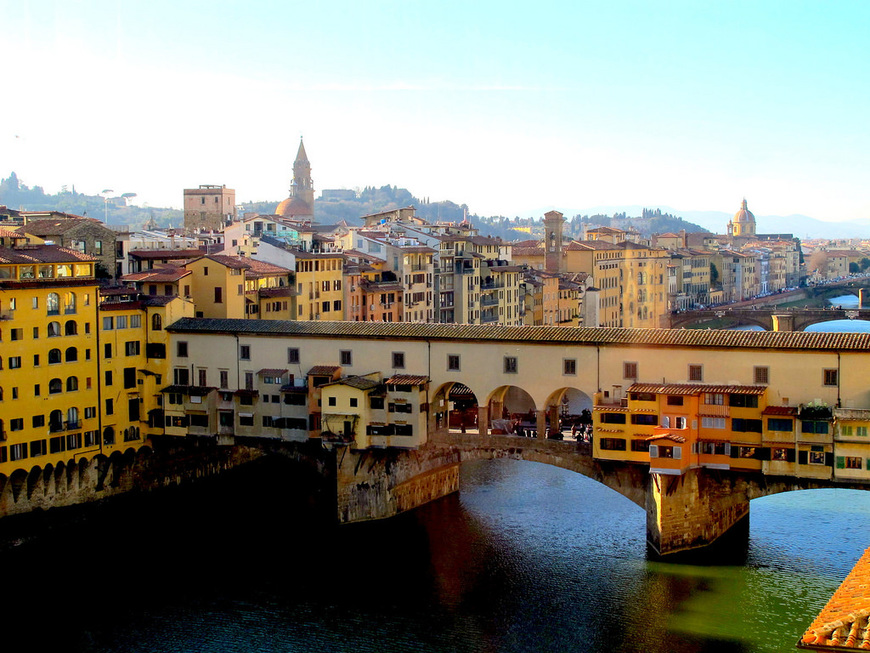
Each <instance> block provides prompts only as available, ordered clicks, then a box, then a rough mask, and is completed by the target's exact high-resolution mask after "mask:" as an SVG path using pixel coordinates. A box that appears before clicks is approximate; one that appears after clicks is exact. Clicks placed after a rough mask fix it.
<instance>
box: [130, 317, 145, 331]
mask: <svg viewBox="0 0 870 653" xmlns="http://www.w3.org/2000/svg"><path fill="white" fill-rule="evenodd" d="M141 326H142V316H141V315H131V316H130V328H131V329H138V328H139V327H141Z"/></svg>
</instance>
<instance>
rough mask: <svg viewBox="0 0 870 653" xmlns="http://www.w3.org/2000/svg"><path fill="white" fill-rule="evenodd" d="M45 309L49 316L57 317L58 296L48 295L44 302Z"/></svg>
mask: <svg viewBox="0 0 870 653" xmlns="http://www.w3.org/2000/svg"><path fill="white" fill-rule="evenodd" d="M45 307H46V309H48V314H49V315H57V314H58V313H60V295H58V294H57V293H56V292H50V293H48V296H47V297H46V300H45Z"/></svg>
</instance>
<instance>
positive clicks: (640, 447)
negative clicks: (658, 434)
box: [631, 440, 649, 452]
mask: <svg viewBox="0 0 870 653" xmlns="http://www.w3.org/2000/svg"><path fill="white" fill-rule="evenodd" d="M631 450H632V451H640V452H645V451H649V442H647V441H646V440H632V441H631Z"/></svg>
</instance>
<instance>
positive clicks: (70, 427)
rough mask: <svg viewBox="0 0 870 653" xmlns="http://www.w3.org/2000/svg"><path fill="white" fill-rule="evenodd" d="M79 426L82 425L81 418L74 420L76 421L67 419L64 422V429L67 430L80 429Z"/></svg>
mask: <svg viewBox="0 0 870 653" xmlns="http://www.w3.org/2000/svg"><path fill="white" fill-rule="evenodd" d="M81 427H82V421H81V420H76V421H74V422H69V421H68V422H67V423H66V430H67V431H76V430H78V429H80V428H81Z"/></svg>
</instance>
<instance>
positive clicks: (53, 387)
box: [48, 379, 63, 395]
mask: <svg viewBox="0 0 870 653" xmlns="http://www.w3.org/2000/svg"><path fill="white" fill-rule="evenodd" d="M60 392H63V381H61V380H60V379H52V380H51V381H49V382H48V394H50V395H56V394H58V393H60Z"/></svg>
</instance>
